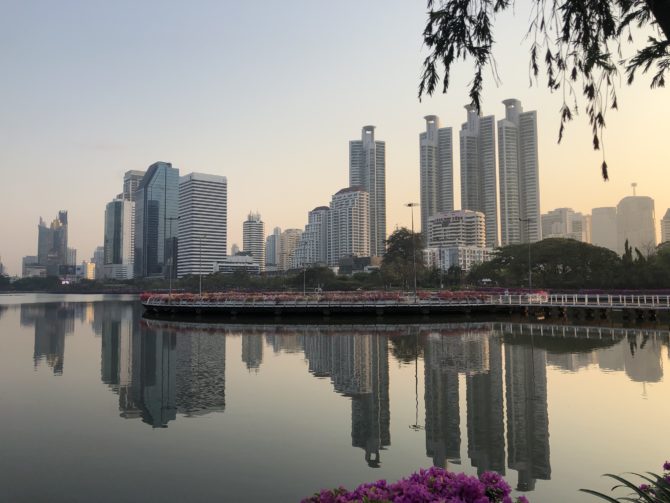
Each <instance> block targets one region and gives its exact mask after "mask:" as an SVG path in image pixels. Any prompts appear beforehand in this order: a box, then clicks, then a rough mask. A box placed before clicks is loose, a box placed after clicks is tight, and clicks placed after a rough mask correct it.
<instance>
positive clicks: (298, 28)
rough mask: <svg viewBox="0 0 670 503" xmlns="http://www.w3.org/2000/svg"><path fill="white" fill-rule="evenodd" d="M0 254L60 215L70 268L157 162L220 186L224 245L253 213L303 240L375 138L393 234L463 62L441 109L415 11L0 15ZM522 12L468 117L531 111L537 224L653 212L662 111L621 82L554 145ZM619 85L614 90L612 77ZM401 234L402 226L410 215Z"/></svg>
mask: <svg viewBox="0 0 670 503" xmlns="http://www.w3.org/2000/svg"><path fill="white" fill-rule="evenodd" d="M0 6H1V7H2V11H3V15H2V16H1V17H0V65H1V66H0V67H1V68H2V78H0V173H1V174H2V176H1V178H0V180H1V182H0V191H1V194H2V195H1V197H0V214H2V215H4V218H3V219H1V220H0V257H2V262H3V263H4V264H5V266H6V267H7V268H8V271H9V273H10V274H20V269H21V257H23V256H24V255H35V254H36V252H37V224H38V222H39V218H40V216H41V217H43V218H44V219H45V220H46V221H51V220H52V219H53V218H55V217H56V215H57V212H58V211H59V210H61V209H66V210H68V212H69V241H70V243H69V244H70V246H71V247H74V248H76V249H77V260H78V262H81V261H82V260H88V259H89V258H90V257H91V256H92V253H93V250H94V249H95V247H96V246H99V245H101V244H102V242H103V237H102V236H103V223H104V209H105V204H106V203H107V202H109V201H111V200H112V199H113V198H114V197H115V196H116V195H117V194H118V193H120V192H121V191H122V178H123V173H124V172H125V171H127V170H131V169H140V170H144V169H146V168H147V167H148V166H149V165H150V164H152V163H153V162H155V161H159V160H160V161H168V162H171V163H172V164H173V166H174V167H176V168H178V169H179V170H180V174H181V175H185V174H187V173H190V172H193V171H196V172H202V173H211V174H218V175H224V176H226V177H227V178H228V243H229V245H230V244H232V243H238V244H241V242H242V222H243V220H244V219H245V218H246V215H247V214H248V213H249V211H259V212H260V213H261V215H262V218H263V220H264V221H265V224H266V231H267V232H268V233H269V232H270V231H271V229H272V228H273V227H275V226H279V227H282V228H292V227H295V228H303V227H304V225H305V224H306V222H307V212H308V211H309V210H311V209H313V208H314V207H316V206H320V205H328V204H329V202H330V199H331V196H332V194H334V193H335V192H337V191H338V190H339V189H341V188H343V187H346V186H347V185H348V142H349V140H352V139H358V138H359V137H360V133H361V128H362V126H364V125H368V124H372V125H375V126H376V127H377V129H376V138H377V139H378V140H384V141H386V180H387V182H386V183H387V202H386V204H387V225H388V229H387V230H388V232H389V233H391V232H392V231H393V230H394V228H395V227H396V226H409V224H410V213H409V212H410V210H409V209H408V208H406V207H405V206H404V204H405V203H407V202H415V201H418V200H419V134H420V132H421V131H423V130H424V128H425V122H424V120H423V116H425V115H429V114H436V115H438V116H440V119H441V123H442V126H452V127H453V128H454V139H455V150H454V159H455V163H454V164H455V166H454V167H455V177H454V178H455V180H454V182H455V186H456V187H455V188H456V190H455V201H456V202H457V206H458V202H459V201H460V192H459V190H458V187H459V183H460V182H459V176H458V162H457V160H458V158H459V157H458V156H459V152H458V142H457V141H456V140H457V138H458V136H457V135H458V129H459V128H460V125H461V123H462V122H463V121H464V120H465V110H464V109H463V106H464V105H465V104H466V103H467V102H468V98H467V84H468V82H469V81H470V79H471V77H472V65H471V64H469V63H462V64H459V65H458V66H457V67H456V68H455V73H454V75H453V80H452V87H451V89H450V90H449V92H448V93H447V94H436V95H434V96H433V97H426V98H424V99H423V100H422V101H421V102H419V100H418V99H417V87H418V84H419V75H420V72H421V62H422V60H423V58H424V57H425V56H426V49H425V48H424V47H422V37H421V33H422V31H423V27H424V24H425V19H426V5H425V0H369V1H366V2H360V1H355V0H341V1H339V2H314V1H308V0H284V1H282V2H269V1H266V2H222V1H214V0H212V1H209V0H194V1H191V2H181V1H169V0H161V1H142V2H136V1H132V2H131V1H126V0H117V1H115V2H108V1H102V0H85V1H84V0H80V1H74V0H61V1H59V2H53V1H51V0H29V1H25V0H0ZM526 8H527V5H526V4H525V3H524V5H517V7H516V10H515V12H514V13H509V14H505V15H503V16H502V17H499V18H498V20H497V22H496V26H495V28H496V40H497V46H496V49H495V57H496V61H497V64H498V71H499V75H500V78H501V82H500V83H499V84H498V85H496V83H495V82H494V81H493V80H492V79H491V78H489V79H488V80H487V82H486V83H485V89H484V93H483V105H482V113H483V114H484V115H490V114H494V115H495V116H496V119H498V118H502V116H503V113H504V108H503V105H502V103H501V101H502V100H503V99H506V98H518V99H520V100H521V101H522V104H523V106H524V109H525V110H537V111H538V132H539V160H540V192H541V196H540V203H541V210H542V212H543V213H544V212H547V211H549V210H551V209H554V208H557V207H565V206H568V207H572V208H573V209H575V210H576V211H582V212H586V213H590V211H591V208H594V207H599V206H615V205H616V204H617V202H618V201H619V200H620V199H621V198H622V197H625V196H627V195H631V194H632V189H631V186H630V184H631V182H636V183H637V184H638V187H637V193H638V195H648V196H651V197H653V198H654V199H655V201H656V218H657V226H658V220H660V218H662V216H663V214H664V213H665V211H666V209H667V208H668V207H670V194H669V192H668V189H667V186H668V182H669V181H670V176H669V175H668V172H667V157H668V154H667V147H666V145H665V143H666V142H667V132H666V129H665V126H663V124H665V123H666V122H667V121H666V117H667V116H668V114H669V112H670V95H669V94H668V92H667V91H666V90H665V89H658V90H649V88H648V78H638V80H637V82H636V83H635V84H634V85H633V86H631V87H628V86H625V85H624V86H623V88H622V89H621V90H620V91H619V106H620V110H619V111H618V112H610V113H609V114H608V116H607V120H608V128H607V130H606V132H605V148H606V156H607V162H608V164H609V166H610V178H611V179H610V181H609V182H603V180H602V178H601V175H600V163H601V160H602V153H600V152H594V151H592V149H591V142H590V135H589V129H588V124H587V120H586V118H585V117H584V116H581V117H578V118H577V119H576V120H575V121H573V122H572V123H571V124H570V125H569V127H568V130H567V133H566V136H565V138H564V140H563V142H562V143H561V145H557V143H556V140H557V133H558V126H559V115H558V110H559V107H560V105H561V102H562V98H561V96H560V95H558V94H551V93H549V91H548V90H546V88H545V87H544V85H542V82H540V85H539V86H534V87H531V86H529V73H528V44H527V41H525V40H524V39H523V34H524V33H525V29H526V27H527V24H528V13H527V12H526V11H525V10H524V9H526ZM622 80H623V79H622ZM415 216H416V217H417V220H418V213H417V215H415Z"/></svg>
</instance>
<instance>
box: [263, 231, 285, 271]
mask: <svg viewBox="0 0 670 503" xmlns="http://www.w3.org/2000/svg"><path fill="white" fill-rule="evenodd" d="M280 242H281V228H280V227H275V228H274V229H273V230H272V234H270V235H269V236H268V237H267V238H266V240H265V267H266V269H268V268H269V269H275V270H276V269H277V265H278V264H279V244H280Z"/></svg>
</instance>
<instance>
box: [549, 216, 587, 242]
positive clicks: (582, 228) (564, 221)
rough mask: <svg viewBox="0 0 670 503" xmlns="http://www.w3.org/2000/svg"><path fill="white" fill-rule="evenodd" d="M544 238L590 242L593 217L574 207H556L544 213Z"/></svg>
mask: <svg viewBox="0 0 670 503" xmlns="http://www.w3.org/2000/svg"><path fill="white" fill-rule="evenodd" d="M541 218H542V239H547V238H568V239H575V240H577V241H582V242H584V243H588V242H589V238H590V236H591V228H590V227H591V219H590V218H589V215H582V214H581V213H577V212H575V211H574V210H573V209H572V208H556V209H555V210H551V211H550V212H548V213H544V214H543V215H542V217H541Z"/></svg>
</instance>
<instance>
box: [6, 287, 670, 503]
mask: <svg viewBox="0 0 670 503" xmlns="http://www.w3.org/2000/svg"><path fill="white" fill-rule="evenodd" d="M575 332H576V333H577V335H578V336H577V337H575ZM587 336H588V337H587ZM668 358H669V355H668V331H667V330H665V329H664V327H658V328H657V329H628V330H626V331H623V330H621V329H614V330H612V329H610V328H608V327H599V328H595V329H594V328H591V329H590V331H589V333H588V334H587V332H586V330H585V329H579V330H576V331H575V327H571V326H564V327H560V326H551V325H547V324H544V325H533V326H532V325H520V324H514V323H509V322H501V323H490V322H486V323H472V324H453V325H446V324H436V325H392V326H391V325H389V326H383V325H376V326H375V325H367V326H366V325H337V326H326V325H319V326H317V325H309V326H290V325H209V326H208V325H198V324H188V323H175V322H157V321H147V320H143V319H142V309H141V306H140V305H139V304H138V303H137V302H136V301H133V300H132V299H131V298H124V297H114V296H106V297H104V296H98V297H92V296H45V295H42V296H35V295H23V296H0V404H1V409H0V418H1V419H0V446H1V452H2V455H1V456H0V501H2V502H5V501H7V502H15V501H16V502H41V501H45V502H47V501H48V502H60V501H62V502H90V501H96V502H106V501H110V502H116V503H118V502H121V501H124V502H125V501H159V502H162V503H163V502H171V501H192V502H199V501H235V502H244V501H280V502H281V501H297V500H299V499H300V498H301V497H304V496H307V495H309V494H311V493H312V492H314V491H316V490H317V489H319V488H321V487H333V486H338V485H344V486H346V487H353V486H355V485H356V484H358V483H361V482H363V481H368V480H376V479H378V478H389V479H393V480H395V479H397V478H399V477H401V476H404V475H406V474H408V473H410V472H412V471H414V470H417V469H418V468H420V467H427V466H430V465H431V464H435V465H440V466H446V467H449V468H450V469H453V470H457V471H466V472H468V473H476V472H478V471H483V470H496V471H499V472H501V473H504V474H505V476H506V478H507V480H508V481H509V482H510V484H511V485H512V486H513V487H514V488H516V489H517V490H518V491H524V492H525V493H526V494H527V496H528V497H529V498H530V500H531V501H534V502H541V501H542V502H545V501H551V502H554V501H561V502H562V501H596V500H594V499H592V498H589V497H587V496H586V495H583V496H582V495H581V494H579V493H577V489H578V488H580V487H591V488H597V489H598V488H599V489H604V488H606V487H608V486H609V485H611V484H609V483H607V481H605V480H603V479H601V478H600V476H599V475H600V474H601V473H604V472H624V471H629V470H633V471H643V470H654V469H657V468H658V467H659V466H658V465H659V464H660V463H662V462H663V461H664V460H666V459H667V458H670V449H669V443H668V440H667V429H668V427H669V425H670V400H669V399H668V398H669V397H670V386H669V385H668V380H667V379H666V378H665V375H664V369H665V368H666V367H667V366H668Z"/></svg>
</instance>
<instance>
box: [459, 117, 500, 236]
mask: <svg viewBox="0 0 670 503" xmlns="http://www.w3.org/2000/svg"><path fill="white" fill-rule="evenodd" d="M465 109H466V110H467V112H468V120H467V122H466V123H464V124H463V125H462V127H461V131H460V134H459V139H460V145H461V208H462V209H464V210H473V211H479V212H481V213H483V214H484V216H485V218H486V246H497V245H498V196H497V188H496V148H495V117H494V116H493V115H488V116H486V117H482V116H480V115H479V113H478V112H477V109H476V108H475V107H474V106H472V105H466V107H465Z"/></svg>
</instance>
